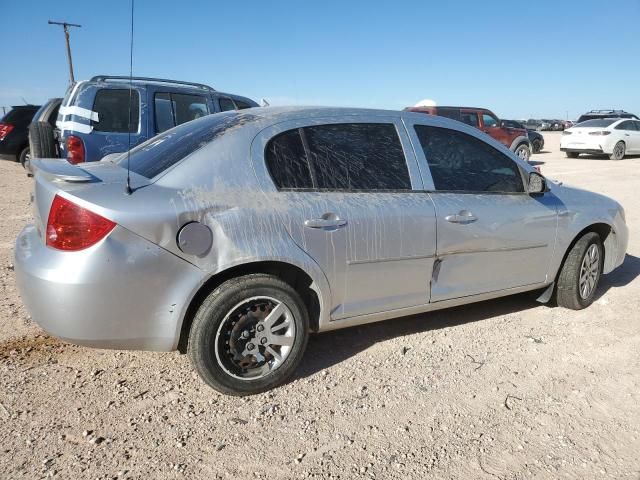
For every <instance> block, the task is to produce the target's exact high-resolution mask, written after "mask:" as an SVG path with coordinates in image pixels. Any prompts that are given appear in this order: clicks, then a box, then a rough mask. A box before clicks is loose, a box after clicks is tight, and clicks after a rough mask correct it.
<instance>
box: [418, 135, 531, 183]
mask: <svg viewBox="0 0 640 480" xmlns="http://www.w3.org/2000/svg"><path fill="white" fill-rule="evenodd" d="M415 131H416V134H417V135H418V139H419V141H420V145H421V146H422V149H423V151H424V155H425V157H426V159H427V163H428V164H429V169H430V170H431V176H432V178H433V183H434V186H435V188H436V190H440V191H455V192H506V193H520V192H524V185H523V182H522V176H521V174H520V170H519V169H518V166H517V165H516V163H515V162H514V161H513V160H511V159H510V158H509V157H507V156H506V155H504V154H503V153H501V152H499V151H498V150H496V149H495V148H493V147H492V146H491V145H488V144H487V143H485V142H483V141H482V140H480V139H478V138H476V137H473V136H471V135H467V134H466V133H462V132H459V131H457V130H451V129H448V128H441V127H429V126H426V125H416V126H415Z"/></svg>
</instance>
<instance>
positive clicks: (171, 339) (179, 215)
mask: <svg viewBox="0 0 640 480" xmlns="http://www.w3.org/2000/svg"><path fill="white" fill-rule="evenodd" d="M129 160H130V161H129V162H127V159H126V158H125V156H122V157H121V158H120V159H116V160H114V161H113V162H112V161H102V162H95V163H93V164H80V165H71V164H69V163H68V162H66V161H64V160H62V159H34V160H33V161H32V162H33V166H34V169H35V171H36V174H35V199H34V206H35V211H34V221H35V225H29V226H27V227H25V228H24V230H23V231H22V232H21V233H20V235H19V236H18V238H17V241H16V245H15V249H14V251H15V262H14V264H15V273H16V278H17V285H18V287H19V289H20V293H21V297H22V299H23V301H24V303H25V305H26V307H27V309H28V310H29V312H30V313H31V315H32V318H33V319H34V320H35V321H36V322H38V323H39V324H40V325H41V326H42V327H43V328H44V329H45V330H47V331H48V332H50V333H51V334H52V335H56V336H58V337H61V338H64V339H65V340H68V341H71V342H75V343H79V344H84V345H89V346H94V347H101V348H117V349H122V348H125V349H151V350H174V349H177V348H178V349H181V350H182V351H186V352H187V353H188V354H189V356H190V358H191V361H192V363H193V365H194V367H195V369H196V370H197V372H198V373H199V374H200V376H201V377H202V379H203V380H204V381H205V382H206V383H207V384H208V385H210V386H211V387H213V388H215V389H217V390H219V391H221V392H224V393H227V394H234V395H247V394H253V393H258V392H261V391H265V390H268V389H270V388H273V387H275V386H277V385H280V384H281V383H283V382H284V381H286V379H287V378H289V377H290V376H291V374H292V373H293V372H294V370H295V369H296V367H297V366H298V365H299V364H300V363H301V362H302V361H303V355H304V351H305V348H306V345H307V339H308V335H309V332H310V331H317V332H322V331H328V330H333V329H339V328H345V327H349V326H354V325H360V324H366V323H370V322H375V321H380V320H387V319H391V318H394V317H397V316H399V315H409V314H417V313H421V312H427V311H431V310H437V309H441V308H446V307H450V306H455V305H463V304H468V303H471V302H476V301H481V300H487V299H490V298H495V297H500V296H504V295H510V294H514V293H519V292H523V291H531V290H538V289H544V292H543V293H542V295H541V297H540V301H547V300H549V299H551V298H552V297H555V302H556V303H557V304H558V305H561V306H563V307H566V308H571V309H582V308H585V307H587V306H589V305H590V304H591V303H592V302H593V301H594V298H595V294H596V288H597V286H598V282H599V280H600V276H601V275H602V274H603V273H608V272H610V271H612V270H613V269H615V268H616V267H617V266H619V265H620V264H622V262H623V259H624V257H625V251H626V248H627V243H628V230H627V227H626V225H625V220H624V211H623V209H622V207H621V206H620V205H619V204H618V203H616V202H615V201H614V200H612V199H609V198H607V197H604V196H602V195H597V194H593V193H589V192H586V191H584V190H579V189H573V188H570V187H567V186H563V185H561V184H557V183H553V182H550V181H549V182H547V181H546V179H545V178H544V177H543V176H542V175H540V174H539V173H538V172H536V171H535V169H534V167H532V166H531V165H529V164H528V163H527V162H525V161H523V160H522V159H520V158H518V157H517V156H516V155H514V154H513V153H512V152H510V151H509V150H508V149H507V148H505V147H504V146H503V145H501V144H500V143H498V142H497V141H496V140H494V139H492V138H490V137H489V136H487V135H485V134H483V133H481V132H480V131H479V130H478V129H477V128H472V127H470V126H468V125H464V124H463V123H461V122H455V121H452V120H450V119H447V118H442V117H437V116H432V115H422V114H415V113H411V112H398V111H380V110H358V109H331V108H304V107H298V108H295V107H283V108H276V107H271V108H257V109H252V110H250V111H241V112H226V113H221V114H218V115H208V116H205V117H203V118H199V119H197V120H194V121H192V122H188V123H185V124H183V125H179V126H177V127H175V128H174V129H172V130H169V131H167V132H165V133H162V134H160V135H159V136H157V137H155V138H153V139H151V140H149V141H147V142H145V143H143V144H141V145H139V146H138V147H136V148H134V149H133V150H132V151H131V155H130V159H129ZM127 165H129V166H130V171H131V185H132V189H133V192H132V193H131V194H130V195H125V194H124V191H125V182H126V178H127ZM425 191H428V192H429V193H428V194H425V193H424V192H425ZM436 231H437V235H436ZM372 232H375V235H372ZM123 279H126V281H123ZM52 299H55V301H53V300H52Z"/></svg>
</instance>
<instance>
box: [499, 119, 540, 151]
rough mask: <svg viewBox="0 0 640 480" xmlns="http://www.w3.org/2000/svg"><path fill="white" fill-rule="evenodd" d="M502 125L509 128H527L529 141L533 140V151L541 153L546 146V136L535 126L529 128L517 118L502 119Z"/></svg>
mask: <svg viewBox="0 0 640 480" xmlns="http://www.w3.org/2000/svg"><path fill="white" fill-rule="evenodd" d="M502 126H503V127H507V128H524V129H525V130H527V135H528V136H529V141H531V152H532V153H540V152H541V151H542V149H543V148H544V137H543V136H542V134H541V133H539V132H537V131H536V129H535V128H528V127H527V126H526V125H523V124H522V123H521V122H518V121H516V120H502Z"/></svg>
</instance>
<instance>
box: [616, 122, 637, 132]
mask: <svg viewBox="0 0 640 480" xmlns="http://www.w3.org/2000/svg"><path fill="white" fill-rule="evenodd" d="M615 129H616V130H635V129H636V128H635V125H634V122H632V121H631V120H625V121H624V122H621V123H619V124H618V125H616V127H615Z"/></svg>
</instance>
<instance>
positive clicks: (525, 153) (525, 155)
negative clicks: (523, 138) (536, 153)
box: [514, 143, 531, 162]
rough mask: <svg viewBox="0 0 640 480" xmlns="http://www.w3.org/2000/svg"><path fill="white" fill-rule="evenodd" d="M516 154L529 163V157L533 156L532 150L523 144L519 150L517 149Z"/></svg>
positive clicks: (519, 146)
mask: <svg viewBox="0 0 640 480" xmlns="http://www.w3.org/2000/svg"><path fill="white" fill-rule="evenodd" d="M514 153H515V154H516V155H517V156H518V157H520V158H521V159H522V160H524V161H525V162H528V161H529V157H530V156H531V149H530V148H529V145H527V144H526V143H521V144H520V145H518V148H516V150H515V152H514Z"/></svg>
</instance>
